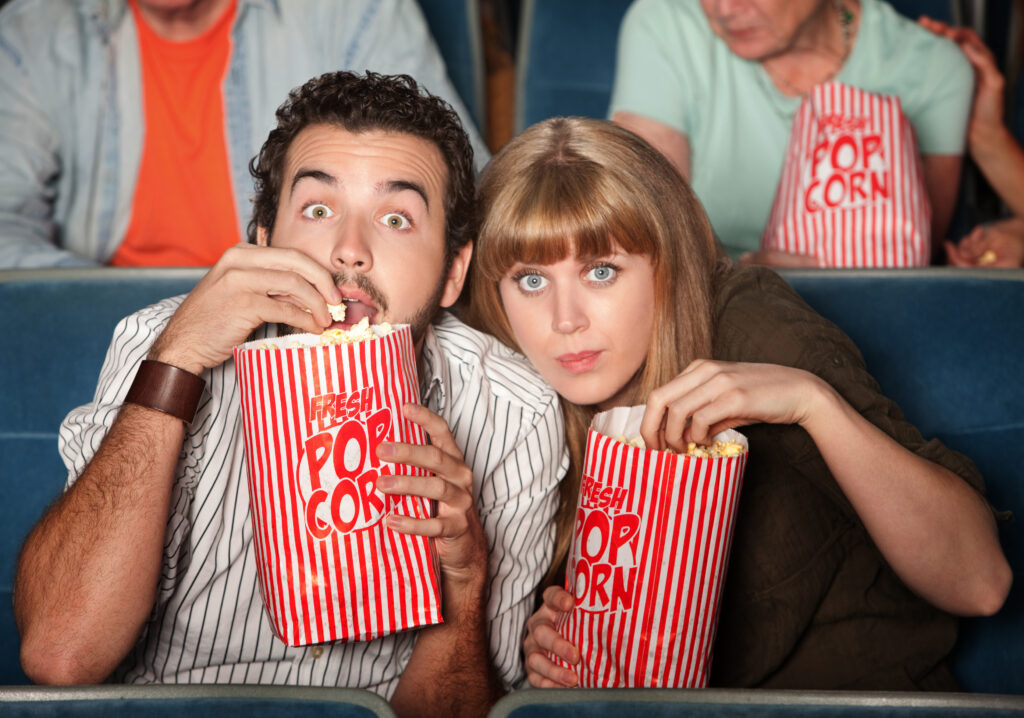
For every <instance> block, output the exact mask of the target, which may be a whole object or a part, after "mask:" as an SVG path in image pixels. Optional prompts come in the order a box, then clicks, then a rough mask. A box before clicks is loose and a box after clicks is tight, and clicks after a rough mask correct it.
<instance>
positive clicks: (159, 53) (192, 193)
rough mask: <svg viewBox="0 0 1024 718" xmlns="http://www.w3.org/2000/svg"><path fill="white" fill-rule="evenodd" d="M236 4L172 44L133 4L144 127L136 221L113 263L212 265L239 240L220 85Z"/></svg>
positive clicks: (133, 210) (136, 196) (132, 264)
mask: <svg viewBox="0 0 1024 718" xmlns="http://www.w3.org/2000/svg"><path fill="white" fill-rule="evenodd" d="M235 6H236V3H235V2H232V3H231V5H230V6H229V7H228V9H227V10H225V11H224V14H223V15H222V16H221V17H220V19H218V20H217V22H216V23H215V24H214V25H213V27H211V28H210V29H209V30H207V31H206V32H204V33H203V34H202V35H200V36H199V37H197V38H195V39H194V40H188V41H186V42H171V41H169V40H165V39H164V38H162V37H160V36H159V35H157V34H156V33H155V32H154V31H153V30H152V29H151V28H150V27H149V25H147V24H146V22H145V20H144V19H143V18H142V16H141V14H140V13H139V9H138V6H137V5H136V2H135V0H132V2H131V8H132V12H133V13H134V14H135V25H136V27H137V30H138V37H139V54H140V56H141V58H142V87H143V96H144V113H145V123H146V124H145V127H146V129H145V135H144V139H143V147H142V163H141V165H140V166H139V178H138V182H137V184H136V185H135V198H134V201H133V203H132V216H131V221H130V223H129V225H128V232H127V233H126V234H125V237H124V241H123V242H122V243H121V246H120V247H119V248H118V250H117V252H116V253H115V254H114V256H113V257H112V258H111V260H110V263H111V264H113V265H119V266H170V267H176V266H178V267H180V266H209V265H211V264H214V263H215V262H216V261H217V260H218V259H219V258H220V255H221V253H222V252H223V251H224V250H225V249H227V248H228V247H230V246H231V245H233V244H237V243H238V241H239V230H238V213H237V210H236V209H235V197H234V192H233V191H232V186H231V169H230V165H229V162H228V150H227V141H226V139H225V136H224V135H225V130H224V98H223V93H222V91H221V83H222V82H223V80H224V73H225V72H226V71H227V66H228V58H229V56H230V54H231V25H232V20H233V19H234V15H235Z"/></svg>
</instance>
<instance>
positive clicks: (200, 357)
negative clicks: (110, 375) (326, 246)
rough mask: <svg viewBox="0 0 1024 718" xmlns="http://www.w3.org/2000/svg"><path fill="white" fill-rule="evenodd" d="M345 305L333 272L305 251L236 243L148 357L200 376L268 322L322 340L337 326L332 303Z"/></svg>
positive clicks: (199, 287) (172, 319)
mask: <svg viewBox="0 0 1024 718" xmlns="http://www.w3.org/2000/svg"><path fill="white" fill-rule="evenodd" d="M339 302H341V292H340V291H339V290H338V288H337V287H336V286H335V285H334V281H333V280H332V279H331V273H330V272H329V271H327V270H326V269H324V268H323V267H322V266H320V265H319V264H318V263H317V262H315V261H314V260H313V259H312V258H310V257H308V256H307V255H305V254H303V253H302V252H299V251H296V250H293V249H283V248H278V247H258V246H255V245H251V244H238V245H235V246H234V247H232V248H231V249H229V250H227V251H226V252H224V254H223V255H222V256H221V258H220V261H218V262H217V264H215V265H214V266H213V268H212V269H210V271H209V272H208V273H207V274H206V276H205V277H203V279H202V280H200V282H199V284H197V285H196V287H195V289H193V290H192V291H191V292H190V293H189V295H188V297H187V298H186V299H185V301H184V302H183V303H182V305H181V307H179V308H178V311H177V312H175V314H174V317H172V318H171V321H170V322H169V323H168V325H167V328H166V329H164V332H163V334H161V335H160V338H159V339H158V340H157V341H156V343H155V344H154V345H153V349H152V350H151V351H150V353H149V358H150V359H156V360H158V361H162V362H166V363H168V364H173V365H175V366H177V367H180V368H182V369H184V370H186V371H190V372H192V373H193V374H200V373H201V372H202V371H203V370H204V369H210V368H212V367H215V366H219V365H220V364H222V363H223V362H224V361H225V360H226V359H227V358H228V357H230V356H231V352H232V350H233V348H234V347H235V346H236V345H238V344H241V343H242V342H244V341H245V340H246V338H247V337H248V336H249V334H250V333H252V331H253V329H255V328H257V327H258V326H260V325H261V324H263V323H266V322H281V323H284V324H289V325H291V326H293V327H297V328H299V329H302V330H305V331H307V332H312V333H314V334H318V333H320V332H321V331H323V330H324V328H326V327H328V326H330V324H331V321H332V320H331V316H330V312H329V311H328V310H327V304H328V303H331V304H337V303H339ZM304 310H308V312H307V311H304Z"/></svg>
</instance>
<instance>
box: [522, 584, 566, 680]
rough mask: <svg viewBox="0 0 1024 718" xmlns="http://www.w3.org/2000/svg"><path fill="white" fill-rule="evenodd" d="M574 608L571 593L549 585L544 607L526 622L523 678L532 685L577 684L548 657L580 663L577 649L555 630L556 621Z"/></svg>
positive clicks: (545, 593)
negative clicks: (554, 656) (552, 656)
mask: <svg viewBox="0 0 1024 718" xmlns="http://www.w3.org/2000/svg"><path fill="white" fill-rule="evenodd" d="M575 605H576V601H574V600H573V597H572V594H571V593H569V592H568V591H566V590H565V589H563V588H560V587H558V586H549V587H548V588H547V590H545V591H544V604H543V605H542V606H541V607H540V608H539V609H537V612H536V613H534V614H533V615H532V616H530V620H528V621H527V622H526V629H527V633H526V638H525V640H524V641H523V654H524V655H525V656H526V678H527V680H529V681H530V685H531V686H534V687H536V688H571V687H573V686H575V685H576V684H577V683H578V679H577V677H576V672H575V671H573V670H572V669H571V668H562V667H561V666H558V665H555V664H554V663H553V662H552V661H551V659H550V658H548V655H547V654H548V652H551V653H553V654H555V655H556V656H558V657H559V658H561V659H562V660H563V661H565V662H566V663H568V664H569V665H572V666H575V665H576V664H578V663H579V662H580V652H579V649H577V648H576V646H574V645H572V644H571V643H569V641H567V640H565V639H564V638H562V636H561V635H560V634H559V633H558V631H557V630H556V629H555V624H556V622H557V621H558V618H559V617H560V616H561V615H562V614H563V613H568V612H569V611H571V610H572V609H573V607H574V606H575Z"/></svg>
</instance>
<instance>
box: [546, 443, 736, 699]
mask: <svg viewBox="0 0 1024 718" xmlns="http://www.w3.org/2000/svg"><path fill="white" fill-rule="evenodd" d="M746 457H747V454H746V452H744V453H743V454H742V455H740V456H736V457H732V458H715V459H703V458H697V457H691V456H685V455H677V454H671V453H668V452H662V451H651V450H644V449H639V448H635V447H632V446H629V445H627V444H624V443H622V442H621V441H619V440H616V439H612V438H609V437H607V436H604V435H602V434H600V433H598V432H597V431H594V430H593V429H592V430H591V431H590V433H589V435H588V440H587V456H586V460H585V462H584V487H583V489H581V492H580V500H579V503H578V507H577V520H576V529H575V531H574V535H573V547H572V553H571V555H570V559H569V565H568V568H567V572H566V590H568V591H570V592H572V593H574V595H575V596H576V599H577V607H576V608H575V609H574V610H573V611H572V612H571V613H568V614H565V616H564V617H563V619H562V620H561V621H560V623H559V626H558V629H559V632H560V633H561V634H562V635H563V636H564V637H565V638H566V639H567V640H569V641H570V642H572V643H573V644H574V645H576V646H577V647H578V648H579V649H580V654H581V661H580V664H579V665H578V666H576V672H577V674H578V676H579V680H580V685H581V686H584V687H613V686H624V687H630V686H648V687H687V688H691V687H703V686H706V685H707V681H708V675H709V670H710V665H711V652H712V645H713V642H714V635H715V629H716V626H717V623H718V604H719V598H720V596H721V593H722V584H723V582H724V579H725V575H726V566H727V563H728V557H729V549H730V546H731V542H732V530H733V525H734V522H735V516H736V507H737V504H738V499H739V493H740V488H741V484H742V476H743V469H744V466H745V464H746ZM590 482H593V483H590ZM588 484H589V485H588ZM622 489H625V491H624V492H621V493H617V492H620V491H621V490H622ZM606 503H612V504H618V506H607V507H602V506H601V504H606ZM588 504H589V505H588ZM595 513H604V514H605V515H606V518H595V517H593V516H592V514H595ZM625 514H635V515H637V516H639V519H640V520H639V529H638V531H637V532H636V535H635V536H632V538H631V541H630V545H629V546H628V550H627V549H620V550H619V551H618V552H617V553H616V555H608V558H609V559H610V561H609V563H610V564H611V565H610V566H605V567H603V568H602V567H599V566H597V565H595V562H593V561H592V562H589V563H588V562H587V560H586V559H587V558H588V557H589V558H593V557H594V555H595V554H599V553H600V548H599V545H600V544H601V538H602V536H601V531H600V529H597V530H595V528H594V527H595V526H597V527H600V526H604V525H608V526H611V527H612V530H611V531H609V534H610V542H614V541H615V540H616V539H621V538H623V537H625V536H626V535H628V531H629V529H628V522H626V521H622V520H619V521H616V516H619V517H622V516H623V515H625ZM606 521H607V523H606ZM617 525H618V526H619V528H616V526H617ZM622 527H625V528H622ZM588 529H589V531H588ZM597 563H600V562H599V561H598V562H597ZM631 572H635V579H634V580H633V581H632V584H631V585H630V575H631ZM606 576H607V577H608V578H607V580H606V581H605V584H604V585H605V586H606V587H607V591H606V595H607V596H608V597H612V596H614V595H615V594H616V593H618V594H620V595H621V594H627V595H629V596H630V598H631V600H628V601H615V600H611V601H610V602H609V605H608V606H607V610H588V608H587V606H588V604H589V605H592V604H593V603H594V601H592V599H593V597H594V595H595V594H594V590H595V586H594V584H595V583H597V582H598V581H599V580H601V579H602V578H604V577H606ZM588 582H589V584H588ZM574 589H575V590H574ZM599 597H600V598H604V596H600V594H599ZM601 602H602V601H598V603H601ZM627 603H628V604H631V605H629V606H628V607H627V606H626V604H627ZM552 658H554V656H552ZM555 660H556V662H559V663H561V661H558V659H555ZM562 665H565V664H564V663H563V664H562Z"/></svg>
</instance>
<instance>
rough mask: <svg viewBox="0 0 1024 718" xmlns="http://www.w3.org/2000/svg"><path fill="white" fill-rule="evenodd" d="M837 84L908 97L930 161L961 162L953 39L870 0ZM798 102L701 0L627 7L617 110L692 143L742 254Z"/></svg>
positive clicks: (694, 176) (696, 176) (713, 212)
mask: <svg viewBox="0 0 1024 718" xmlns="http://www.w3.org/2000/svg"><path fill="white" fill-rule="evenodd" d="M835 80H836V81H837V82H842V83H845V84H848V85H852V86H854V87H859V88H862V89H864V90H867V91H869V92H875V93H879V94H884V95H896V96H898V97H899V98H900V101H901V103H902V105H903V111H904V113H906V115H907V117H908V118H909V119H910V122H911V124H913V126H914V130H915V133H916V135H917V140H918V145H919V148H920V151H921V153H922V154H925V155H928V154H934V155H959V154H963V150H964V139H965V134H966V128H967V118H968V114H969V112H970V105H971V96H972V92H973V86H974V77H973V73H972V71H971V66H970V64H969V63H968V62H967V60H966V58H964V57H963V55H962V53H961V52H960V49H959V48H957V47H956V45H954V44H953V43H952V42H949V41H948V40H945V39H942V38H939V37H936V36H935V35H933V34H932V33H930V32H928V31H927V30H925V29H923V28H921V27H919V26H918V25H917V24H915V23H914V22H912V21H910V20H908V19H906V18H904V17H903V16H901V15H899V14H898V13H897V12H896V11H895V10H893V9H892V8H891V7H890V6H889V5H888V4H886V3H884V2H881V1H880V0H861V19H860V27H859V30H858V32H857V36H856V38H855V41H854V45H853V48H852V50H851V52H850V56H849V57H848V58H847V60H846V63H845V64H844V65H843V67H842V69H841V71H840V72H839V74H838V75H837V76H836V78H835ZM799 105H800V98H797V97H786V96H785V95H783V94H781V93H780V92H779V91H778V90H777V89H776V88H775V85H774V84H773V83H772V81H771V79H770V78H769V77H768V75H767V73H766V72H765V71H764V68H762V67H761V65H760V64H759V63H757V62H751V61H749V60H743V59H741V58H739V57H737V56H736V55H734V54H733V53H732V52H731V51H730V50H729V48H728V47H727V46H726V44H725V43H724V42H722V40H720V39H719V38H718V36H716V35H715V34H714V33H713V32H712V30H711V27H710V26H709V25H708V21H707V17H706V16H705V15H704V12H703V10H701V7H700V4H699V2H698V1H697V0H636V2H634V3H633V5H632V6H631V7H630V8H629V11H628V12H627V14H626V17H625V19H624V20H623V22H622V28H621V30H620V33H619V50H618V60H617V66H616V72H615V87H614V90H613V93H612V101H611V108H610V110H609V112H611V113H614V112H616V111H620V110H621V111H625V112H631V113H634V114H638V115H644V116H646V117H650V118H652V119H654V120H657V121H659V122H662V123H664V124H666V125H669V126H670V127H674V128H676V129H678V130H680V131H681V132H682V133H683V134H685V135H686V136H687V138H688V139H689V143H690V180H691V183H692V185H693V189H694V191H695V192H696V193H697V196H698V197H699V198H700V200H701V202H702V203H703V204H704V208H705V209H706V210H707V213H708V216H709V218H710V219H711V225H712V227H714V230H715V234H716V235H717V236H718V238H719V239H720V240H721V242H722V244H723V246H724V247H725V249H726V251H728V252H729V254H730V255H731V256H733V257H735V256H737V255H739V254H740V253H742V252H746V251H750V250H753V249H757V248H758V246H760V238H761V231H762V229H763V228H764V224H765V222H767V220H768V214H769V212H770V211H771V205H772V201H773V200H774V198H775V189H776V187H777V185H778V181H779V177H780V176H781V172H782V159H783V155H784V154H785V150H786V144H787V142H788V141H789V133H790V128H791V125H792V120H793V115H794V114H795V112H796V110H797V108H798V107H799Z"/></svg>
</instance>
